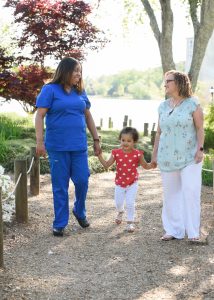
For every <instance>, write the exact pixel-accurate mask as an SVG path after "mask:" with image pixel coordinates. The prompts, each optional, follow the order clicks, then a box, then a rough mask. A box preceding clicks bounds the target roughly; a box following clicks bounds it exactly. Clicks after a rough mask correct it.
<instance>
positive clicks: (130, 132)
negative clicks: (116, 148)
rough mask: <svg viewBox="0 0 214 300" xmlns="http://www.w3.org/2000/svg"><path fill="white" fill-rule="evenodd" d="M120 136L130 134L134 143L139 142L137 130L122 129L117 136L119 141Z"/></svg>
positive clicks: (131, 128)
mask: <svg viewBox="0 0 214 300" xmlns="http://www.w3.org/2000/svg"><path fill="white" fill-rule="evenodd" d="M122 134H130V135H131V136H132V138H133V141H134V142H135V143H136V142H137V141H138V140H139V133H138V131H137V129H135V128H133V127H124V128H123V129H122V130H121V131H120V134H119V140H120V139H121V136H122Z"/></svg>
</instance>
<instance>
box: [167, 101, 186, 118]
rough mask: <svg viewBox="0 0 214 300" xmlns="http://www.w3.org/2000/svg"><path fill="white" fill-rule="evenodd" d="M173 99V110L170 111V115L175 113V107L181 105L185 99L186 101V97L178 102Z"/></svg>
mask: <svg viewBox="0 0 214 300" xmlns="http://www.w3.org/2000/svg"><path fill="white" fill-rule="evenodd" d="M171 101H172V105H173V106H172V110H170V112H169V116H170V115H171V114H172V113H173V111H174V109H175V108H176V107H177V106H179V105H180V104H181V103H182V102H183V101H184V99H183V100H181V101H178V102H177V103H175V104H174V103H173V99H171Z"/></svg>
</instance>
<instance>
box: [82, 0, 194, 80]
mask: <svg viewBox="0 0 214 300" xmlns="http://www.w3.org/2000/svg"><path fill="white" fill-rule="evenodd" d="M122 2H123V1H122V0H101V4H100V8H99V9H98V11H97V15H96V16H95V17H94V18H93V20H94V21H95V22H96V24H97V25H98V27H99V28H101V29H103V30H104V31H106V32H107V36H108V35H109V36H110V38H111V41H110V43H108V44H107V45H106V47H105V48H104V49H102V50H99V52H93V53H90V54H89V55H88V57H86V61H85V62H84V63H83V71H84V74H85V75H86V76H90V77H97V76H100V75H102V74H114V73H117V72H118V71H121V70H127V69H137V70H146V69H148V68H152V67H156V66H161V60H160V54H159V49H158V44H157V42H156V40H155V38H154V35H153V32H152V30H151V28H150V25H149V20H148V18H147V17H145V18H144V24H139V25H133V26H132V28H131V30H130V33H129V35H128V36H126V38H124V37H123V28H122V25H121V23H122V19H123V16H124V10H123V5H122ZM140 2H141V1H139V3H140ZM172 7H173V11H174V24H175V25H174V34H173V52H174V60H175V62H180V61H185V59H186V39H187V38H189V37H192V36H193V29H192V26H190V25H189V24H188V22H187V20H186V15H187V12H186V11H185V8H184V6H183V5H182V1H175V0H172ZM140 8H142V4H141V3H140Z"/></svg>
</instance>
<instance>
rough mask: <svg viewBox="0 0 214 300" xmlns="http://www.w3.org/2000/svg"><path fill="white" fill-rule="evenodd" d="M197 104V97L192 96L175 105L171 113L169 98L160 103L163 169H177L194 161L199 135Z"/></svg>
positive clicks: (160, 161) (161, 166)
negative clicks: (195, 115)
mask: <svg viewBox="0 0 214 300" xmlns="http://www.w3.org/2000/svg"><path fill="white" fill-rule="evenodd" d="M197 106H198V101H197V99H195V98H192V97H190V98H187V99H185V100H184V101H183V102H182V103H181V104H180V105H179V106H177V107H175V109H174V110H173V112H172V113H171V114H170V111H172V108H171V107H170V100H169V99H167V100H165V101H164V102H162V103H161V104H160V106H159V109H158V112H159V124H160V129H161V135H160V141H159V146H158V165H159V168H160V170H161V171H164V172H170V171H175V170H179V169H182V168H184V167H186V166H187V165H189V164H192V163H194V157H195V153H196V150H197V135H196V128H195V126H194V121H193V112H194V111H195V110H196V109H197Z"/></svg>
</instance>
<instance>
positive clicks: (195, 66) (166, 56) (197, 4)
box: [141, 0, 214, 91]
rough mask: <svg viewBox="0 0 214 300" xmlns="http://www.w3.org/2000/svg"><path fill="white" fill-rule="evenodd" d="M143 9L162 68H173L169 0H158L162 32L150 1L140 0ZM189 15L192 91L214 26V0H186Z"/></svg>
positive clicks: (164, 70) (171, 19)
mask: <svg viewBox="0 0 214 300" xmlns="http://www.w3.org/2000/svg"><path fill="white" fill-rule="evenodd" d="M141 2H142V4H143V6H144V9H145V11H146V13H147V15H148V17H149V19H150V26H151V28H152V31H153V33H154V36H155V38H156V40H157V42H158V46H159V50H160V56H161V63H162V69H163V72H164V73H165V72H166V71H168V70H170V69H175V63H174V60H173V51H172V33H173V12H172V9H171V3H170V0H159V2H160V5H161V16H162V32H161V31H160V29H159V27H158V23H157V20H156V17H155V14H154V10H153V8H152V7H151V5H150V2H151V1H148V0H141ZM188 2H189V8H190V16H191V19H192V23H193V27H194V47H193V57H192V62H191V66H190V70H189V77H190V80H191V82H192V89H193V91H194V90H195V88H196V85H197V81H198V75H199V72H200V69H201V64H202V62H203V58H204V55H205V52H206V48H207V44H208V42H209V39H210V37H211V36H212V33H213V28H214V0H201V1H197V0H188ZM199 9H200V21H199V20H198V10H199Z"/></svg>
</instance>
